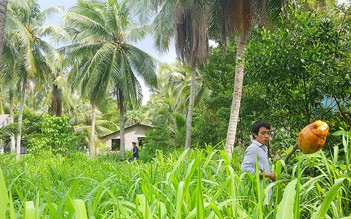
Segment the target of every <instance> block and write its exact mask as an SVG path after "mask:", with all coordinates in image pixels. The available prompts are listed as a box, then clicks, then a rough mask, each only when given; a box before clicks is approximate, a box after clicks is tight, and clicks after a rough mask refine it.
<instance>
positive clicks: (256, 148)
mask: <svg viewBox="0 0 351 219" xmlns="http://www.w3.org/2000/svg"><path fill="white" fill-rule="evenodd" d="M256 157H257V160H258V167H259V168H260V171H261V173H270V172H271V168H270V165H269V159H268V150H267V146H266V145H263V144H261V143H259V142H258V141H256V140H253V141H252V143H251V145H250V146H249V147H247V148H246V151H245V156H244V160H243V162H242V164H241V170H242V171H243V172H250V173H252V174H255V168H256Z"/></svg>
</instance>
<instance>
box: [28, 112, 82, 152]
mask: <svg viewBox="0 0 351 219" xmlns="http://www.w3.org/2000/svg"><path fill="white" fill-rule="evenodd" d="M23 123H24V129H25V131H24V134H23V142H24V143H26V145H27V147H28V150H29V151H30V152H34V153H39V152H40V153H41V152H42V151H45V150H46V151H47V150H48V151H52V152H53V153H67V152H68V151H72V150H77V148H78V146H79V144H78V143H79V142H78V141H77V139H78V136H77V134H75V133H74V131H73V129H72V128H71V127H70V118H69V117H68V116H61V117H56V116H49V115H47V114H43V115H40V116H36V115H34V114H32V113H29V112H26V113H25V115H24V122H23Z"/></svg>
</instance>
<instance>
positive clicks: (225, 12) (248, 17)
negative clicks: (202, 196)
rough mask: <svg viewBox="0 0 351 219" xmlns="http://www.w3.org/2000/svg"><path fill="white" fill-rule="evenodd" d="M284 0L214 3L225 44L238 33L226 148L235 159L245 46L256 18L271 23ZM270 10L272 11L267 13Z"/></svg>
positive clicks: (215, 22) (215, 27)
mask: <svg viewBox="0 0 351 219" xmlns="http://www.w3.org/2000/svg"><path fill="white" fill-rule="evenodd" d="M283 2H287V1H284V0H283V1H280V0H279V1H271V0H234V1H233V0H217V1H213V4H212V13H211V14H212V16H213V18H212V19H211V20H212V21H213V23H212V24H211V25H212V26H211V27H212V28H213V30H214V33H218V32H219V35H221V36H222V37H220V41H221V44H222V45H225V44H226V42H227V39H228V38H232V37H233V36H235V35H236V39H237V53H236V57H235V64H236V65H235V79H234V90H233V99H232V104H231V112H230V118H229V125H228V131H227V138H226V143H225V150H226V153H227V154H228V156H229V157H230V158H231V156H232V152H233V147H234V142H235V135H236V131H237V124H238V121H239V111H240V102H241V96H242V88H243V81H244V64H245V49H246V46H247V43H248V40H249V35H250V31H251V29H252V27H253V24H254V22H255V21H261V22H259V24H261V25H262V24H265V23H266V22H267V16H268V15H270V16H272V17H276V16H277V14H279V12H280V11H281V6H282V4H283ZM267 12H268V13H267Z"/></svg>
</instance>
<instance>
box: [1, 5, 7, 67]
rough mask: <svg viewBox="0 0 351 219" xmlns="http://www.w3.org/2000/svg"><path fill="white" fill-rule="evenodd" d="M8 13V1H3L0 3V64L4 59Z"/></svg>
mask: <svg viewBox="0 0 351 219" xmlns="http://www.w3.org/2000/svg"><path fill="white" fill-rule="evenodd" d="M6 13H7V0H1V1H0V64H1V57H2V48H3V45H4V36H5V34H4V33H5V26H6V25H5V24H6Z"/></svg>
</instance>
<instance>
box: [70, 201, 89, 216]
mask: <svg viewBox="0 0 351 219" xmlns="http://www.w3.org/2000/svg"><path fill="white" fill-rule="evenodd" d="M73 202H74V211H75V213H76V218H77V219H87V218H88V217H87V212H86V209H85V203H84V201H83V200H82V199H74V201H73Z"/></svg>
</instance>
